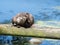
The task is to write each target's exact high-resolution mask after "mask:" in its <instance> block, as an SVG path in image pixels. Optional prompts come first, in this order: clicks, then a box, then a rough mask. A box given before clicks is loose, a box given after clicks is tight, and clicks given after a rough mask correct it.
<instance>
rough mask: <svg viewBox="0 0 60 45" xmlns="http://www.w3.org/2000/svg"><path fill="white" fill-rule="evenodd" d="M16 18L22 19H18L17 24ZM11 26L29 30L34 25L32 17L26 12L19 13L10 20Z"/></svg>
mask: <svg viewBox="0 0 60 45" xmlns="http://www.w3.org/2000/svg"><path fill="white" fill-rule="evenodd" d="M18 17H21V18H22V19H20V20H21V21H20V22H19V23H18V22H17V18H18ZM12 24H13V26H17V27H25V28H29V27H31V26H32V25H33V24H34V17H33V16H32V14H30V13H26V12H23V13H19V14H17V15H16V16H14V17H13V18H12ZM14 24H16V25H14Z"/></svg>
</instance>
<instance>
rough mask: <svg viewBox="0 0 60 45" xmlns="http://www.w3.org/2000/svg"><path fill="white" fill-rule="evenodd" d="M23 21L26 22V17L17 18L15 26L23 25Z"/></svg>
mask: <svg viewBox="0 0 60 45" xmlns="http://www.w3.org/2000/svg"><path fill="white" fill-rule="evenodd" d="M25 21H26V17H18V18H17V20H16V22H17V24H19V25H23V24H24V23H25Z"/></svg>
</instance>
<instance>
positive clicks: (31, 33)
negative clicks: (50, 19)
mask: <svg viewBox="0 0 60 45" xmlns="http://www.w3.org/2000/svg"><path fill="white" fill-rule="evenodd" d="M0 35H12V36H27V37H40V38H53V39H60V28H49V27H45V28H39V29H38V28H36V27H31V28H23V27H21V28H17V27H13V26H11V25H10V24H0Z"/></svg>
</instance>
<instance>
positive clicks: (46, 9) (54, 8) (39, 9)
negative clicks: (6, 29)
mask: <svg viewBox="0 0 60 45" xmlns="http://www.w3.org/2000/svg"><path fill="white" fill-rule="evenodd" d="M19 12H29V13H31V14H33V16H34V18H35V21H36V20H41V21H49V20H50V21H51V20H52V21H60V0H0V22H4V21H5V20H11V18H12V17H13V16H15V15H16V14H17V13H19ZM2 37H3V36H2ZM7 39H8V40H11V39H12V37H11V36H10V37H9V36H8V37H6V40H7ZM51 42H52V40H51V41H48V40H45V41H43V43H42V45H57V44H58V45H60V44H59V43H60V41H55V42H54V41H53V42H54V43H51Z"/></svg>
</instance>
